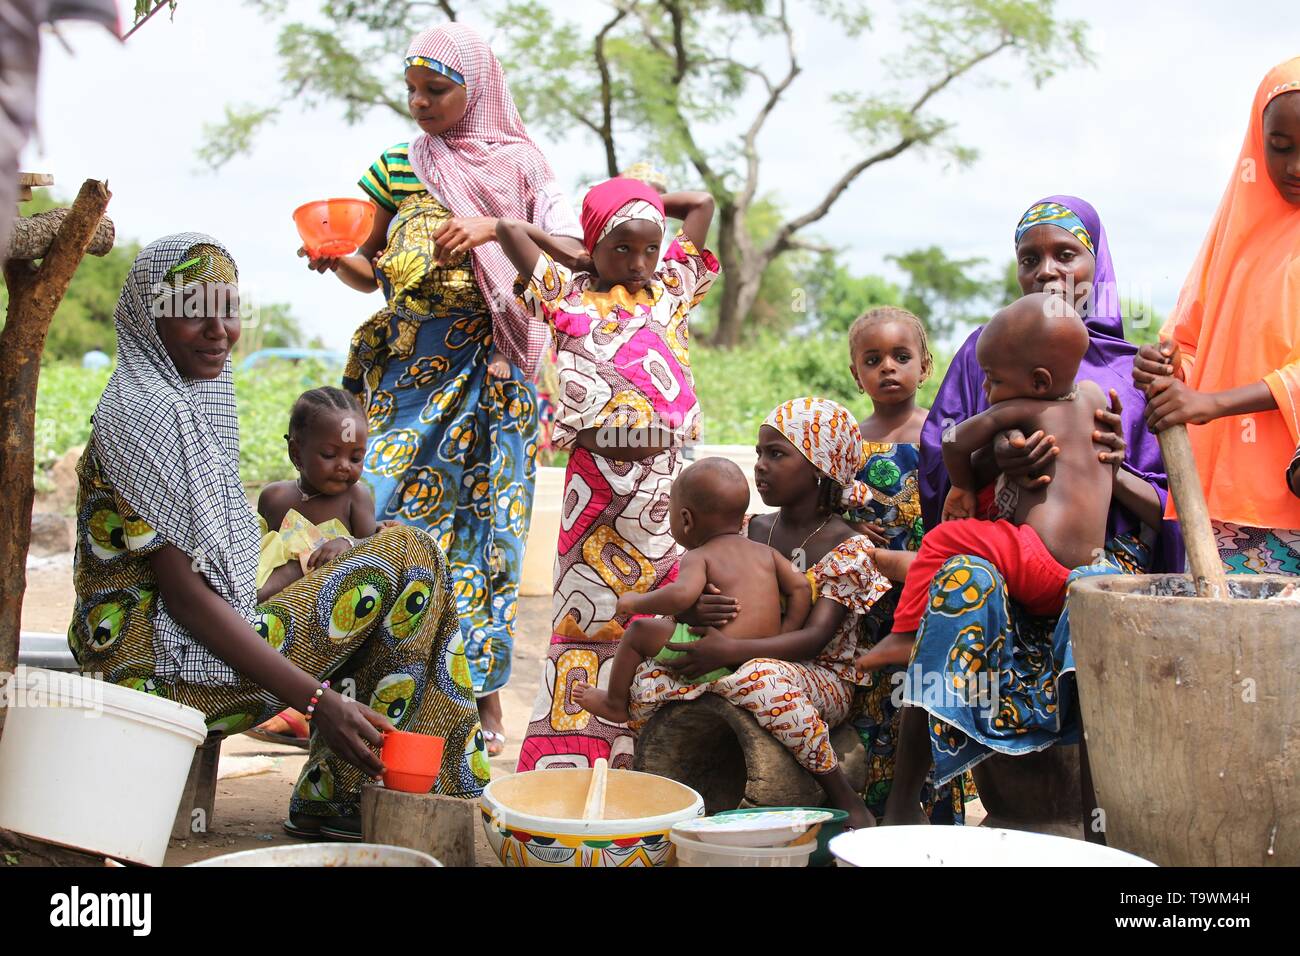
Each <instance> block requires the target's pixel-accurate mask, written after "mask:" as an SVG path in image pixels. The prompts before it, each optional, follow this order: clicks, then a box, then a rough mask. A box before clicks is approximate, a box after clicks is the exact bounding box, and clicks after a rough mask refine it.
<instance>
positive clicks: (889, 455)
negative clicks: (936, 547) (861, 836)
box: [846, 441, 974, 824]
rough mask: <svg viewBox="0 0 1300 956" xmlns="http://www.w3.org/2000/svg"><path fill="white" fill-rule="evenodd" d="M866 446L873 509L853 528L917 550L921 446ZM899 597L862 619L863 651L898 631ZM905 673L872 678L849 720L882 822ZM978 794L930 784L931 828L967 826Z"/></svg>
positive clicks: (959, 780)
mask: <svg viewBox="0 0 1300 956" xmlns="http://www.w3.org/2000/svg"><path fill="white" fill-rule="evenodd" d="M862 445H863V451H864V453H865V455H866V464H865V465H863V466H862V470H861V471H860V472H858V480H859V481H861V482H863V483H864V484H866V485H867V487H868V488H870V489H871V501H870V502H868V504H867V505H866V507H864V508H859V509H856V510H855V511H852V512H850V513H849V514H848V515H846V517H847V518H848V519H849V520H850V521H867V522H871V523H872V524H875V525H877V526H878V527H879V528H881V530H882V531H883V532H884V535H885V537H886V538H887V539H888V540H889V548H890V550H893V551H916V550H918V549H919V548H920V547H921V535H922V534H923V532H924V524H923V523H922V520H921V493H920V486H919V484H918V479H917V474H918V470H919V468H920V458H921V446H920V445H919V444H916V443H914V442H872V441H864V442H863V443H862ZM901 591H902V585H901V584H895V585H894V587H892V588H891V589H890V590H889V592H888V593H887V594H885V595H883V596H882V597H881V599H880V600H879V601H877V602H876V603H875V604H874V605H873V606H872V608H871V611H870V613H869V614H868V615H867V616H866V617H865V618H864V619H863V621H862V634H861V637H860V640H861V642H862V649H863V650H864V651H865V650H867V649H869V648H870V647H871V646H872V645H874V644H875V643H876V642H877V641H879V640H880V639H881V638H883V637H884V636H885V635H886V634H888V633H889V632H890V630H891V629H892V624H893V616H894V608H895V606H896V605H897V604H898V595H899V593H900V592H901ZM903 671H904V668H902V667H888V668H885V669H884V670H882V671H879V672H877V673H874V674H870V675H867V677H866V678H865V680H864V683H863V686H862V687H861V688H860V689H859V690H858V693H857V695H856V697H855V699H854V702H853V712H852V716H851V720H852V722H853V726H854V728H855V729H856V730H857V732H858V736H859V737H860V738H861V739H862V745H863V747H865V748H866V751H867V784H866V787H865V788H864V790H863V793H862V798H863V800H865V801H866V804H867V808H868V809H870V810H871V812H872V813H873V814H875V815H876V818H877V819H880V818H881V817H882V816H883V815H884V812H885V802H886V801H887V800H888V799H889V791H890V787H891V784H892V783H893V779H894V762H895V760H896V758H897V755H896V753H895V750H896V747H897V741H898V723H899V719H900V716H901V713H902V709H901V707H899V706H898V703H899V701H900V699H899V698H898V697H897V695H896V694H895V690H896V689H897V681H898V680H899V678H900V676H901V675H902V673H903ZM973 788H974V783H973V781H971V779H970V775H969V774H965V775H960V776H958V777H956V778H955V779H953V780H952V781H950V782H949V783H947V784H945V785H944V786H943V787H941V788H936V787H934V785H933V784H932V783H930V782H927V783H926V785H925V787H924V789H923V790H922V793H921V801H922V803H923V804H924V805H925V810H926V813H927V815H928V816H929V817H930V822H931V823H933V824H953V823H956V824H960V823H963V822H964V821H965V816H966V811H965V805H966V800H967V798H968V796H969V795H970V794H971V793H972V792H973Z"/></svg>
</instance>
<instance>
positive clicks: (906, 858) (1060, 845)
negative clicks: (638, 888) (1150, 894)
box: [678, 826, 1155, 867]
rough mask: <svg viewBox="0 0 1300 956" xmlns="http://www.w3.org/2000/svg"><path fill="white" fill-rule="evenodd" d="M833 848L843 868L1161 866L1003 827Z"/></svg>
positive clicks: (920, 831) (871, 839)
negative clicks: (1003, 828) (1002, 828)
mask: <svg viewBox="0 0 1300 956" xmlns="http://www.w3.org/2000/svg"><path fill="white" fill-rule="evenodd" d="M830 847H831V853H833V854H835V857H836V863H837V864H838V865H839V866H864V867H874V866H1155V864H1154V863H1151V862H1150V861H1148V860H1144V859H1142V858H1141V857H1138V856H1134V855H1133V854H1132V853H1125V852H1123V851H1122V850H1112V849H1110V848H1109V847H1104V846H1101V845H1099V844H1096V843H1086V842H1084V841H1083V840H1071V839H1070V838H1068V837H1060V836H1050V835H1048V834H1046V833H1027V832H1025V831H1023V830H1001V829H998V828H997V827H935V826H904V827H874V828H872V829H868V830H853V831H852V832H849V833H842V834H840V835H839V836H837V837H836V838H835V839H833V840H831V844H830ZM678 852H680V850H679V851H678Z"/></svg>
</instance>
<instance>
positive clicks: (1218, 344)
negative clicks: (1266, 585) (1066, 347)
mask: <svg viewBox="0 0 1300 956" xmlns="http://www.w3.org/2000/svg"><path fill="white" fill-rule="evenodd" d="M1293 91H1294V92H1295V94H1296V95H1298V96H1300V57H1297V58H1296V59H1293V60H1288V61H1287V62H1285V63H1283V64H1281V65H1279V66H1276V67H1274V68H1273V69H1272V70H1271V71H1269V73H1268V75H1267V76H1265V77H1264V81H1263V82H1262V83H1261V84H1260V86H1259V89H1258V91H1256V93H1255V102H1254V104H1253V106H1252V110H1251V114H1250V128H1249V130H1247V132H1246V142H1245V144H1244V145H1243V146H1242V147H1241V156H1240V158H1239V160H1238V162H1237V167H1236V169H1234V170H1233V174H1232V179H1231V180H1230V181H1229V183H1228V189H1227V191H1226V192H1225V193H1224V195H1223V199H1222V200H1221V201H1220V203H1219V209H1218V211H1217V212H1216V213H1215V215H1214V223H1213V224H1212V225H1211V226H1210V232H1209V235H1208V236H1206V238H1205V243H1204V245H1202V247H1201V251H1200V254H1199V255H1198V256H1197V258H1196V264H1195V265H1194V266H1193V267H1192V271H1191V273H1190V274H1189V275H1188V277H1187V281H1186V283H1184V285H1183V290H1182V293H1181V294H1180V296H1179V298H1178V305H1177V306H1176V307H1175V309H1174V312H1173V314H1172V315H1170V317H1169V321H1168V322H1167V323H1166V324H1165V327H1164V331H1163V335H1164V336H1165V337H1169V338H1173V339H1174V340H1175V341H1176V342H1177V343H1178V346H1179V348H1180V349H1181V350H1182V353H1183V356H1184V369H1185V370H1186V375H1187V384H1188V385H1190V386H1191V387H1192V388H1195V389H1198V390H1201V391H1209V392H1218V391H1224V390H1227V389H1231V388H1238V387H1240V386H1243V385H1249V384H1251V383H1252V382H1258V381H1260V380H1261V379H1262V380H1263V381H1265V382H1266V383H1267V384H1268V387H1269V389H1270V390H1271V391H1272V393H1273V397H1274V398H1275V399H1276V400H1277V410H1276V411H1268V412H1257V413H1254V414H1251V415H1245V416H1234V417H1230V418H1220V419H1217V420H1215V421H1213V422H1210V423H1208V424H1206V425H1192V426H1190V427H1189V429H1188V431H1189V433H1190V435H1191V440H1192V449H1193V451H1194V452H1195V454H1196V463H1197V466H1198V468H1199V470H1200V474H1201V483H1202V484H1203V485H1204V486H1205V497H1206V501H1207V503H1208V505H1209V509H1210V515H1211V517H1213V518H1215V519H1217V520H1219V521H1231V522H1234V523H1236V524H1244V525H1251V526H1254V527H1261V528H1286V529H1300V498H1297V497H1296V496H1295V495H1293V494H1291V492H1290V491H1289V490H1288V489H1287V485H1286V468H1287V465H1288V464H1289V463H1290V461H1291V458H1292V456H1294V454H1295V451H1296V446H1297V445H1298V444H1300V206H1296V205H1292V204H1291V203H1289V202H1287V201H1286V200H1285V199H1283V198H1282V195H1281V193H1279V192H1278V191H1277V189H1276V187H1274V185H1273V181H1272V180H1271V179H1270V178H1269V175H1268V168H1267V166H1266V163H1265V156H1264V149H1265V147H1264V124H1263V114H1264V109H1265V107H1267V106H1268V104H1269V103H1270V102H1272V100H1273V98H1274V97H1276V96H1281V95H1283V94H1285V93H1290V92H1293ZM1172 504H1173V498H1172V497H1171V498H1170V505H1171V506H1172Z"/></svg>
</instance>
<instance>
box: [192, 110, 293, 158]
mask: <svg viewBox="0 0 1300 956" xmlns="http://www.w3.org/2000/svg"><path fill="white" fill-rule="evenodd" d="M225 111H226V115H225V119H224V120H222V121H221V122H220V123H204V124H203V144H202V145H201V146H200V147H199V149H198V155H199V159H200V160H202V161H203V162H204V163H206V164H207V165H208V166H209V167H210V168H212V169H220V168H221V167H222V166H224V165H225V164H226V163H228V162H230V161H231V160H232V159H234V158H235V157H236V156H242V155H244V154H246V153H248V152H250V151H251V150H252V148H253V140H254V139H256V138H257V134H258V133H259V132H260V131H261V129H262V127H264V126H266V125H267V124H268V123H270V122H271V121H272V120H274V119H275V117H276V116H277V115H278V114H279V112H280V110H279V107H275V106H268V107H265V108H264V109H258V108H257V107H255V106H247V105H245V106H239V107H236V106H230V105H227V106H226V107H225Z"/></svg>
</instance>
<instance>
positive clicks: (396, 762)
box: [379, 730, 445, 793]
mask: <svg viewBox="0 0 1300 956" xmlns="http://www.w3.org/2000/svg"><path fill="white" fill-rule="evenodd" d="M444 743H445V741H444V740H443V739H442V738H441V737H431V736H430V735H428V734H413V733H410V732H409V731H405V730H392V731H389V732H388V733H386V734H384V746H383V749H382V750H381V751H380V754H379V759H380V760H382V761H383V763H384V786H385V787H387V788H388V789H389V790H403V791H405V792H406V793H428V792H429V791H430V790H432V789H433V785H434V783H435V782H437V780H438V771H439V770H441V769H442V749H443V744H444Z"/></svg>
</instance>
